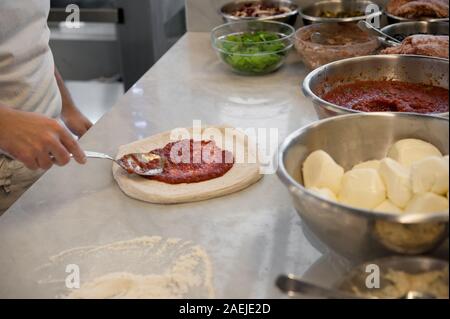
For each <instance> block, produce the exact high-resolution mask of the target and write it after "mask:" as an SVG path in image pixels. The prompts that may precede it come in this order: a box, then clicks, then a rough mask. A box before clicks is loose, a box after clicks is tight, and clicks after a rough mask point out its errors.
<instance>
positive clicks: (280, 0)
mask: <svg viewBox="0 0 450 319" xmlns="http://www.w3.org/2000/svg"><path fill="white" fill-rule="evenodd" d="M258 4H261V5H264V6H267V7H275V8H279V7H284V8H287V9H289V10H290V11H288V12H285V13H280V14H276V15H272V16H264V17H237V16H235V15H233V13H234V12H236V11H237V10H242V9H243V8H245V6H246V5H258ZM220 14H221V15H222V17H223V19H224V21H225V22H236V21H242V20H244V21H251V20H272V21H277V22H282V23H287V24H290V25H292V26H294V25H295V22H296V21H297V17H298V6H297V5H296V4H295V3H293V2H292V1H288V0H249V1H242V0H241V1H233V2H230V3H227V4H225V5H224V6H223V7H222V8H221V9H220Z"/></svg>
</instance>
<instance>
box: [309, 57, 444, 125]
mask: <svg viewBox="0 0 450 319" xmlns="http://www.w3.org/2000/svg"><path fill="white" fill-rule="evenodd" d="M398 58H401V59H411V58H414V59H430V60H436V61H443V62H447V64H448V63H449V60H447V59H443V58H437V57H428V56H422V55H406V54H405V55H402V54H384V55H381V54H380V55H367V56H359V57H353V58H348V59H344V60H339V61H334V62H331V63H328V64H325V65H323V66H321V67H318V68H317V69H315V70H313V71H311V72H310V73H309V74H308V75H307V76H306V78H305V79H304V81H303V84H302V91H303V94H304V95H305V96H306V97H308V98H311V99H312V100H313V102H316V103H320V104H322V106H326V107H327V108H329V109H331V110H333V111H335V110H336V109H337V110H339V111H344V112H345V113H364V114H369V113H376V112H363V111H357V110H352V109H348V108H346V107H343V106H339V105H337V104H333V103H330V102H328V101H326V100H324V99H322V98H321V97H320V96H317V95H316V94H315V93H314V92H313V91H312V90H311V87H310V83H311V80H312V78H313V77H314V76H316V75H317V74H319V73H320V72H322V71H323V70H324V69H326V68H328V67H331V66H334V65H337V64H343V63H346V62H351V61H358V60H360V61H367V60H371V59H381V60H382V59H398ZM447 69H448V67H447ZM398 113H403V114H405V113H406V112H398ZM413 114H416V113H413ZM417 114H419V115H421V116H436V117H448V116H449V112H444V113H426V114H421V113H417Z"/></svg>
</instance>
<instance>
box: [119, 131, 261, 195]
mask: <svg viewBox="0 0 450 319" xmlns="http://www.w3.org/2000/svg"><path fill="white" fill-rule="evenodd" d="M208 128H216V129H219V130H220V132H222V136H224V134H225V129H231V130H233V133H234V134H235V135H234V136H235V139H234V140H235V142H234V143H233V144H234V146H235V147H238V146H242V147H244V149H245V154H252V155H253V158H255V159H256V162H255V163H248V161H247V159H246V160H245V161H244V163H235V164H234V165H233V167H232V168H231V169H230V170H229V171H228V172H227V173H226V174H225V175H224V176H222V177H219V178H215V179H212V180H208V181H205V182H200V183H190V184H177V185H172V184H167V183H163V182H159V181H153V180H148V179H145V178H143V177H140V176H136V175H129V174H128V173H127V172H125V171H124V170H123V169H122V168H120V167H119V166H118V165H117V164H113V175H114V179H115V180H116V181H117V183H118V184H119V187H120V189H121V190H122V191H123V192H124V193H125V194H126V195H128V196H129V197H132V198H135V199H138V200H142V201H145V202H150V203H155V204H176V203H187V202H196V201H201V200H206V199H211V198H214V197H219V196H224V195H228V194H231V193H234V192H237V191H240V190H243V189H244V188H247V187H248V186H250V185H252V184H254V183H256V182H257V181H258V180H259V179H260V178H261V177H262V175H261V174H260V170H259V169H260V167H259V162H258V156H257V149H256V148H255V147H254V145H252V143H248V137H247V136H246V135H245V134H244V133H243V132H242V131H239V130H237V129H234V128H227V127H212V126H210V127H203V128H202V130H205V129H208ZM183 130H187V131H189V133H190V134H192V131H193V129H192V128H191V129H183ZM171 133H172V132H165V133H161V134H158V135H154V136H151V137H149V138H146V139H143V140H140V141H137V142H134V143H131V144H128V145H123V146H121V147H120V148H119V152H118V154H117V158H121V157H122V156H124V155H126V154H130V153H138V152H149V151H151V150H153V149H157V148H162V147H164V146H165V145H167V144H168V143H171V142H174V140H171V139H170V136H171ZM191 138H192V137H191ZM209 139H213V140H215V139H214V138H213V137H212V138H209ZM223 139H224V138H223ZM215 142H216V144H217V146H219V147H220V148H222V149H223V150H227V151H230V152H232V153H233V154H235V149H229V148H227V146H226V145H223V144H222V143H221V141H217V140H215ZM223 143H224V142H223Z"/></svg>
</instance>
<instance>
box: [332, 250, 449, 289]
mask: <svg viewBox="0 0 450 319" xmlns="http://www.w3.org/2000/svg"><path fill="white" fill-rule="evenodd" d="M374 266H376V267H378V269H379V270H380V288H381V290H382V289H383V288H385V289H386V288H389V287H392V278H386V276H389V274H391V276H392V272H397V273H404V274H408V275H409V276H414V275H423V274H426V273H436V272H439V273H442V277H438V279H436V278H435V277H434V276H433V280H435V281H433V284H434V285H436V284H439V285H441V286H442V288H444V287H446V289H445V290H446V291H447V293H446V295H447V294H448V262H447V261H445V260H441V259H434V258H428V257H400V256H395V257H387V258H381V259H377V260H372V261H370V262H367V263H364V264H363V265H359V266H358V267H355V268H354V269H353V270H351V271H350V272H349V273H348V274H347V275H346V276H344V278H343V279H341V280H340V281H338V282H337V283H336V284H335V285H334V287H335V288H336V289H338V290H341V291H344V292H349V293H355V289H357V290H358V291H360V292H362V293H364V295H366V294H367V295H368V296H374V297H375V296H377V295H378V294H379V293H380V292H381V291H380V288H378V289H369V288H368V287H367V282H366V281H367V277H368V276H369V275H370V273H368V272H367V270H368V269H369V270H372V271H373V269H374V268H373V267H374ZM399 275H400V278H399V280H398V282H399V283H402V279H404V277H403V276H402V275H401V274H399ZM406 287H408V286H406ZM396 288H400V287H396ZM433 290H434V289H433V287H430V286H422V291H417V292H418V293H425V294H429V295H430V297H434V298H445V297H447V296H439V295H434V293H433ZM440 290H444V289H440ZM387 292H390V293H394V295H385V296H383V298H401V297H402V296H403V294H404V293H405V292H403V291H401V290H400V291H399V290H398V289H389V290H387V289H386V290H384V293H387Z"/></svg>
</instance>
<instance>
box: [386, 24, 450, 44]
mask: <svg viewBox="0 0 450 319" xmlns="http://www.w3.org/2000/svg"><path fill="white" fill-rule="evenodd" d="M381 31H383V32H384V33H386V34H387V35H390V36H391V37H395V36H398V35H401V36H402V37H403V39H404V38H406V37H408V36H410V35H414V34H431V35H448V34H449V30H448V23H447V22H428V21H410V22H400V23H395V24H391V25H388V26H386V27H384V28H383V29H381ZM403 39H398V40H400V41H403Z"/></svg>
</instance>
